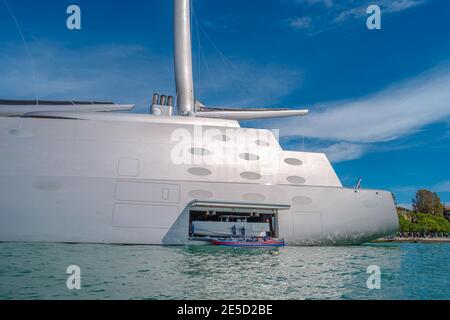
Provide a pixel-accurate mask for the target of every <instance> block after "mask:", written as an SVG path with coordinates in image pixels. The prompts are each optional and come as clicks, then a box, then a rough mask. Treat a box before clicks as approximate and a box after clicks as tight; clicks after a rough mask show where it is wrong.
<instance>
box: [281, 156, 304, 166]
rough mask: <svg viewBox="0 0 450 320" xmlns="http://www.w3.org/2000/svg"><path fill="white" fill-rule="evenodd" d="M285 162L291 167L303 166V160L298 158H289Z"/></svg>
mask: <svg viewBox="0 0 450 320" xmlns="http://www.w3.org/2000/svg"><path fill="white" fill-rule="evenodd" d="M284 162H286V163H287V164H290V165H291V166H301V165H302V164H303V161H302V160H300V159H296V158H287V159H284Z"/></svg>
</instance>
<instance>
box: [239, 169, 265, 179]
mask: <svg viewBox="0 0 450 320" xmlns="http://www.w3.org/2000/svg"><path fill="white" fill-rule="evenodd" d="M241 177H242V178H244V179H247V180H259V179H261V175H260V174H259V173H256V172H250V171H247V172H242V173H241Z"/></svg>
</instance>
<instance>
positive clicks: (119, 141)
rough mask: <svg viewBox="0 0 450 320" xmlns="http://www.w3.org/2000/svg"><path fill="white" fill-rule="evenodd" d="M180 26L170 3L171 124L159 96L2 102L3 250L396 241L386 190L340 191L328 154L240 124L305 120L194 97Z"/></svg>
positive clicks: (166, 103) (178, 0)
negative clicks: (133, 104)
mask: <svg viewBox="0 0 450 320" xmlns="http://www.w3.org/2000/svg"><path fill="white" fill-rule="evenodd" d="M186 17H189V1H188V0H175V43H176V45H175V58H176V59H175V60H176V64H175V65H176V74H177V76H176V79H177V98H178V99H177V108H175V109H176V110H177V111H178V115H173V114H172V98H171V97H165V96H156V97H155V98H154V100H153V106H152V109H151V110H152V113H153V114H149V115H144V114H131V113H114V112H110V111H116V110H123V109H128V108H129V107H130V106H116V105H114V104H105V103H103V104H101V103H91V104H90V105H91V107H92V106H94V107H95V108H97V109H92V110H86V108H84V109H83V108H82V107H80V106H83V105H85V103H84V104H83V103H72V106H71V107H70V108H68V107H67V105H69V104H70V103H67V102H61V103H60V104H57V103H53V104H51V103H48V102H47V103H38V102H36V103H34V104H33V103H29V102H23V103H22V104H20V106H19V108H18V109H17V110H18V112H17V113H11V108H13V107H14V106H11V103H12V102H5V101H4V102H3V103H1V102H0V150H1V152H0V241H40V242H92V243H124V244H187V243H201V242H202V240H203V237H206V238H208V237H210V236H212V237H214V235H215V233H216V234H217V233H220V232H222V231H223V230H225V231H226V229H227V228H230V226H231V225H232V224H233V223H236V227H237V229H239V228H242V225H245V223H248V226H249V228H250V229H248V230H266V229H267V228H269V230H270V231H269V233H271V234H272V235H275V236H277V237H282V238H284V239H285V240H286V243H287V244H288V245H328V244H358V243H363V242H366V241H369V240H372V239H376V238H379V237H382V236H384V235H387V234H391V233H393V232H395V231H396V229H397V228H398V219H397V214H396V209H395V205H394V201H393V198H392V195H391V193H390V192H387V191H382V190H364V189H348V188H343V187H342V185H341V182H340V181H339V179H338V177H337V176H336V174H335V172H334V170H333V168H332V166H331V164H330V162H329V161H328V159H327V158H326V156H325V155H324V154H321V153H308V152H292V151H284V150H283V149H282V148H281V146H280V145H279V143H278V141H277V139H276V137H275V136H274V135H273V133H272V132H270V131H267V130H259V129H245V128H241V127H240V126H239V123H238V122H237V121H236V120H239V119H248V118H264V117H268V116H270V117H278V116H291V115H305V114H306V113H307V111H305V110H274V109H269V110H261V109H253V110H229V109H227V108H215V109H212V108H207V107H205V106H203V105H202V104H201V103H200V102H198V101H196V100H195V98H194V92H193V84H192V62H189V60H190V59H191V58H190V32H185V31H186V30H187V31H189V29H185V28H188V23H189V19H188V18H186ZM177 43H178V45H177ZM2 104H3V106H2ZM30 104H32V105H33V106H34V107H33V108H34V109H31V110H28V111H30V112H22V111H23V110H27V108H29V105H30ZM55 105H57V107H55ZM6 106H7V107H6ZM26 106H28V107H26ZM99 106H100V109H98V108H99ZM94 107H92V108H94ZM2 108H3V109H2ZM13 109H14V108H13ZM19 109H20V110H19ZM2 110H3V113H2ZM208 114H209V115H210V117H208ZM230 119H231V120H230ZM209 225H212V227H211V233H210V234H209V235H208V226H209ZM196 226H197V228H199V227H201V229H202V231H201V233H200V232H196V230H195V227H196ZM224 228H225V229H224ZM205 230H206V231H205ZM220 230H222V231H220ZM219 231H220V232H219ZM225 231H224V232H225ZM254 232H257V231H254Z"/></svg>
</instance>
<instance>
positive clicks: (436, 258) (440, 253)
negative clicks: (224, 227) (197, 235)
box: [0, 243, 450, 299]
mask: <svg viewBox="0 0 450 320" xmlns="http://www.w3.org/2000/svg"><path fill="white" fill-rule="evenodd" d="M69 265H77V266H79V267H80V269H81V290H69V289H67V286H66V280H67V277H68V275H67V274H66V269H67V267H68V266H69ZM370 265H377V266H379V267H380V269H381V288H380V289H379V290H378V289H374V290H369V289H368V288H367V285H366V282H367V279H368V277H369V274H367V273H366V271H367V267H368V266H370ZM0 299H450V244H397V243H389V244H370V245H364V246H352V247H285V248H282V249H239V248H221V247H212V246H185V247H160V246H112V245H85V244H83V245H81V244H80V245H68V244H67V245H66V244H13V243H0Z"/></svg>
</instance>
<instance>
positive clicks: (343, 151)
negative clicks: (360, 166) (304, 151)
mask: <svg viewBox="0 0 450 320" xmlns="http://www.w3.org/2000/svg"><path fill="white" fill-rule="evenodd" d="M366 150H367V146H365V145H362V144H355V143H347V142H339V143H335V144H332V145H330V146H328V147H326V148H322V149H319V151H321V152H323V153H325V154H326V155H327V157H328V159H329V160H330V161H332V162H342V161H348V160H354V159H358V158H360V157H361V156H362V155H363V154H364V153H365V152H366ZM316 151H317V150H316Z"/></svg>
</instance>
